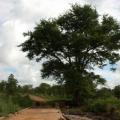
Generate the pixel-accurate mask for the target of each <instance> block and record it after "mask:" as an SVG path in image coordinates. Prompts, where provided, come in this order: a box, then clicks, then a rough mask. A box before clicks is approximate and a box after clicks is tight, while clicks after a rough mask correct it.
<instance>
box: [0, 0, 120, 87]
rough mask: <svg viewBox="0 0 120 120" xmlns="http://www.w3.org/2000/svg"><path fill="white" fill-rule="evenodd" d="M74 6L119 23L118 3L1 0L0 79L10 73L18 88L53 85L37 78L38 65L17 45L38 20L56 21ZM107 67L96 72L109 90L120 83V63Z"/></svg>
mask: <svg viewBox="0 0 120 120" xmlns="http://www.w3.org/2000/svg"><path fill="white" fill-rule="evenodd" d="M75 3H79V4H80V5H84V4H90V5H92V6H93V7H95V8H96V9H97V11H98V13H99V14H100V15H103V14H109V15H112V16H113V17H114V18H115V19H117V20H118V22H120V1H119V0H0V8H1V10H0V80H7V77H8V76H9V74H11V73H12V74H14V75H15V77H16V78H17V80H18V82H19V84H21V85H25V84H32V85H33V86H38V85H39V84H40V83H41V82H48V83H52V82H53V81H51V80H43V79H42V78H41V77H40V69H41V64H40V63H36V62H35V61H29V60H28V58H27V57H25V56H26V53H23V52H22V51H21V50H20V48H18V47H17V46H18V45H19V44H21V43H23V42H24V41H25V40H26V38H24V37H23V32H27V31H28V30H33V28H34V27H35V26H36V24H37V23H39V21H40V19H43V18H44V19H47V18H55V17H57V16H59V15H60V14H63V13H64V12H65V11H66V10H68V9H69V8H70V6H71V4H75ZM108 68H109V67H106V69H104V70H100V69H96V70H95V72H96V74H100V75H102V77H104V78H106V79H107V83H106V86H108V87H114V86H116V85H118V84H120V62H118V63H117V69H116V71H115V72H111V71H110V70H109V69H108Z"/></svg>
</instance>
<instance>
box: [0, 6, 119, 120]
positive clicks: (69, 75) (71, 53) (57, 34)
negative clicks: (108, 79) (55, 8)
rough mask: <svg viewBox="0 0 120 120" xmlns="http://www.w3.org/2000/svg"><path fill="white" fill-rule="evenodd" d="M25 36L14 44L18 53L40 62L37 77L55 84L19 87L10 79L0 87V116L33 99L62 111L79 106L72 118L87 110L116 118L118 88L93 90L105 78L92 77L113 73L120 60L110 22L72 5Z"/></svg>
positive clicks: (116, 27) (116, 30)
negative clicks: (108, 68)
mask: <svg viewBox="0 0 120 120" xmlns="http://www.w3.org/2000/svg"><path fill="white" fill-rule="evenodd" d="M24 35H25V36H27V40H26V41H25V42H24V43H22V44H21V45H19V46H20V47H21V48H22V51H23V52H27V57H28V58H29V59H30V60H32V59H36V61H37V62H40V61H42V63H43V64H42V66H43V67H42V70H41V73H42V77H43V78H49V77H51V76H52V77H53V79H55V80H56V81H57V83H56V85H49V84H47V83H41V84H40V85H39V86H37V87H35V88H33V87H32V85H25V86H20V85H18V81H17V80H16V79H15V78H14V75H12V74H11V75H10V76H9V77H8V80H7V81H1V83H0V93H1V95H0V96H1V97H0V113H1V115H4V114H8V113H12V112H15V111H17V110H19V109H20V108H24V107H28V106H31V105H32V101H30V100H29V98H28V97H26V95H28V94H34V95H38V96H43V97H44V98H46V100H47V101H48V102H50V103H51V104H52V103H59V104H60V105H61V107H62V106H64V105H65V106H70V107H73V106H74V107H76V106H77V107H79V108H77V109H75V108H74V109H73V108H72V109H71V113H76V112H81V111H82V112H83V111H87V112H94V113H97V114H98V113H106V114H108V115H110V114H111V115H113V116H116V118H115V119H117V118H119V117H120V86H116V87H115V88H114V89H110V88H109V89H108V88H106V87H104V88H102V87H101V89H98V85H104V83H105V79H104V78H102V77H101V76H100V75H96V74H95V73H94V72H92V71H94V70H95V68H96V67H99V68H101V69H102V68H104V66H106V65H108V64H109V65H110V66H111V70H115V66H114V65H115V64H116V62H118V61H119V60H120V56H119V53H118V52H116V51H118V50H119V49H120V26H119V24H118V22H117V21H116V20H115V19H114V18H113V17H111V16H108V15H103V16H102V17H101V20H99V15H98V13H97V11H96V9H94V8H92V7H91V6H89V5H85V6H83V7H81V6H80V5H77V4H76V5H73V6H72V8H71V9H70V10H69V11H68V12H66V13H65V14H63V15H61V16H59V17H58V18H56V19H49V20H44V19H42V20H41V21H40V23H39V24H37V25H36V27H35V28H34V30H33V31H29V32H28V33H24ZM4 99H5V100H4ZM6 103H7V104H6ZM113 120H114V119H113Z"/></svg>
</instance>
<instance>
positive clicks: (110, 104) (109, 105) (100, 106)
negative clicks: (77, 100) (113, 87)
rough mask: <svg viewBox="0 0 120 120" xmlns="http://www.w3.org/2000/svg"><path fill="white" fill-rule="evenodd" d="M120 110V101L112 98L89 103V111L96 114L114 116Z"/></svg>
mask: <svg viewBox="0 0 120 120" xmlns="http://www.w3.org/2000/svg"><path fill="white" fill-rule="evenodd" d="M119 109H120V100H118V99H117V98H114V97H111V98H106V99H101V98H100V99H96V100H93V101H90V102H89V105H88V110H89V111H91V112H94V113H108V114H113V113H114V112H115V111H119Z"/></svg>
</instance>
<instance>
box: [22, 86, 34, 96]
mask: <svg viewBox="0 0 120 120" xmlns="http://www.w3.org/2000/svg"><path fill="white" fill-rule="evenodd" d="M32 89H33V86H32V85H24V86H22V92H23V93H24V94H29V93H32Z"/></svg>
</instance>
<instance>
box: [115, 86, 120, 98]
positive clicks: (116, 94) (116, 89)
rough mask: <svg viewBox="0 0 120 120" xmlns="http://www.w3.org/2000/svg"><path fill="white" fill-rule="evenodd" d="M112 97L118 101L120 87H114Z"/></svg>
mask: <svg viewBox="0 0 120 120" xmlns="http://www.w3.org/2000/svg"><path fill="white" fill-rule="evenodd" d="M113 92H114V95H115V97H117V98H119V99H120V85H118V86H115V88H114V89H113Z"/></svg>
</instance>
